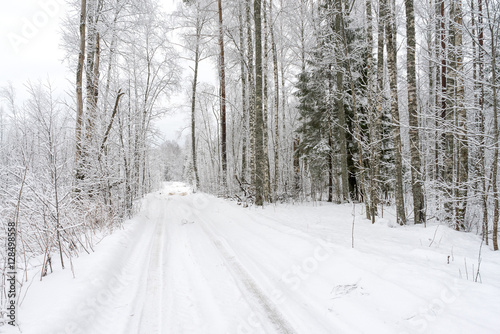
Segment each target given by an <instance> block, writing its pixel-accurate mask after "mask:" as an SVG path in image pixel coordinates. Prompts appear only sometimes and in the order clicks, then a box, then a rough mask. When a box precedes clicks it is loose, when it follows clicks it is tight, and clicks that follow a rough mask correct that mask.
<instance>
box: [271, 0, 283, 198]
mask: <svg viewBox="0 0 500 334" xmlns="http://www.w3.org/2000/svg"><path fill="white" fill-rule="evenodd" d="M269 16H270V18H271V24H270V25H269V33H270V34H271V50H272V55H273V77H274V189H273V192H274V197H275V199H274V200H275V201H276V197H277V195H278V184H279V164H280V157H279V142H280V132H279V106H280V102H279V101H280V97H279V75H278V53H277V52H276V41H275V40H274V24H273V22H274V18H273V0H270V2H269Z"/></svg>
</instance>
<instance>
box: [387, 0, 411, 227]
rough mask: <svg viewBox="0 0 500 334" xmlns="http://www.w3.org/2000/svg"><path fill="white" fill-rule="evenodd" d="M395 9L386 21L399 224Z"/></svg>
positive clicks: (401, 210) (403, 220)
mask: <svg viewBox="0 0 500 334" xmlns="http://www.w3.org/2000/svg"><path fill="white" fill-rule="evenodd" d="M384 5H385V7H386V8H387V12H388V11H389V1H388V0H384ZM394 12H395V9H394V8H391V10H390V14H389V15H388V16H389V18H390V19H389V20H387V21H386V23H385V34H386V37H387V42H386V46H387V64H388V66H389V86H390V91H391V114H392V124H393V129H392V138H393V142H394V160H395V161H394V162H395V166H394V167H395V173H396V175H395V177H396V187H395V197H396V213H397V221H398V224H399V225H405V224H406V214H405V204H404V193H403V172H402V171H403V159H402V157H401V126H400V122H399V107H398V81H397V66H396V60H397V51H396V41H395V31H394V28H393V27H394V24H393V23H394V20H395V14H394Z"/></svg>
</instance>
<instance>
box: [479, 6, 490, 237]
mask: <svg viewBox="0 0 500 334" xmlns="http://www.w3.org/2000/svg"><path fill="white" fill-rule="evenodd" d="M477 10H478V28H477V29H478V32H477V33H478V45H479V48H478V81H479V99H478V104H479V117H480V123H479V124H480V125H479V126H480V129H479V131H480V133H481V146H480V150H479V154H480V159H481V171H482V173H481V174H482V177H481V180H482V182H481V184H482V191H483V194H482V206H483V238H484V239H485V241H486V245H488V243H489V238H488V189H487V187H486V154H485V153H486V152H485V151H486V137H487V134H486V132H485V124H484V60H483V59H484V26H483V22H484V20H483V17H484V16H483V2H482V0H478V9H477Z"/></svg>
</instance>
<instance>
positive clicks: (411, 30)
mask: <svg viewBox="0 0 500 334" xmlns="http://www.w3.org/2000/svg"><path fill="white" fill-rule="evenodd" d="M405 8H406V41H407V42H406V43H407V48H406V72H407V82H408V114H409V125H410V162H411V183H412V194H413V213H414V219H415V224H422V223H425V203H424V193H423V182H422V173H421V166H420V165H421V162H420V139H419V130H418V128H419V126H418V114H417V72H416V66H415V51H416V41H415V13H414V8H413V0H405Z"/></svg>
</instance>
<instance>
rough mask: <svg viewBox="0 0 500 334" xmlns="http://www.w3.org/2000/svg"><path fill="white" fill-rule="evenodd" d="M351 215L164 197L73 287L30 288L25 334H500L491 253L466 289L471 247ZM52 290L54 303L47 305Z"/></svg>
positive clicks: (80, 268) (474, 248) (174, 186)
mask: <svg viewBox="0 0 500 334" xmlns="http://www.w3.org/2000/svg"><path fill="white" fill-rule="evenodd" d="M361 209H362V208H361V206H359V207H358V208H357V211H356V212H357V213H356V215H355V217H353V215H352V213H353V208H352V206H351V205H330V204H328V205H327V204H325V203H323V205H319V206H318V205H316V206H313V205H312V204H309V205H297V206H292V205H280V206H276V207H274V206H269V207H267V208H266V209H264V210H263V209H259V208H242V207H240V206H238V205H236V203H234V202H228V201H224V200H222V199H218V198H215V197H213V196H209V195H206V194H192V193H191V192H190V190H189V188H188V187H186V186H184V185H182V184H180V183H171V184H166V185H165V187H164V189H162V190H161V191H159V192H156V193H153V194H150V195H149V196H148V197H147V198H146V199H145V200H144V201H143V206H142V208H141V212H140V213H139V215H138V216H137V217H136V218H135V219H134V220H132V221H131V222H130V223H129V224H128V225H127V227H126V229H125V230H124V231H120V232H119V233H117V235H116V236H112V237H110V240H109V241H107V240H105V242H103V245H102V246H101V247H100V248H98V250H97V252H96V253H94V254H91V255H90V256H88V257H83V258H81V259H78V260H79V263H78V264H77V265H76V268H77V269H76V271H77V279H75V280H73V279H69V278H68V275H66V276H65V275H64V274H57V273H56V274H53V275H51V276H52V277H51V276H49V277H47V279H46V280H45V281H44V282H43V283H42V284H37V285H36V286H34V287H33V292H30V294H29V295H28V297H27V300H26V302H25V304H24V306H23V309H21V311H22V312H23V313H22V314H23V316H22V318H21V324H22V326H23V327H24V328H23V329H24V331H23V332H24V333H92V334H94V333H133V334H137V333H141V334H142V333H144V334H153V333H167V334H182V333H186V334H198V333H199V334H205V333H207V334H226V333H230V334H240V333H242V334H243V333H297V334H323V333H325V334H332V333H498V329H499V328H500V317H499V316H498V315H499V314H500V259H499V257H500V256H499V253H494V252H492V251H490V250H489V249H488V248H487V247H485V246H483V249H482V253H481V257H482V262H481V271H480V275H481V279H482V281H483V284H479V283H475V282H473V281H472V277H473V276H475V275H476V273H475V272H474V271H477V262H478V249H479V246H480V240H479V239H478V238H477V236H474V235H472V234H466V233H459V232H455V231H453V230H451V229H448V228H446V227H443V226H440V227H436V226H433V227H428V228H423V227H415V226H411V227H397V228H390V227H389V226H388V225H390V224H388V223H387V222H390V220H391V218H389V219H388V220H381V221H380V223H378V224H375V225H372V224H370V223H369V222H368V221H366V220H364V219H362V216H361V213H360V212H358V211H360V210H361ZM353 219H354V220H355V229H354V243H355V248H352V247H351V243H352V240H351V236H352V222H353ZM392 220H393V219H392ZM436 229H437V230H436ZM99 254H104V255H99ZM448 257H449V258H448ZM448 261H449V263H448ZM473 265H475V268H474V269H473V268H472V266H473ZM50 289H54V290H53V291H57V290H59V291H60V292H61V291H62V292H61V293H62V296H58V297H57V298H56V299H55V300H52V302H50V301H49V302H47V298H49V296H51V293H50ZM53 295H54V294H53V292H52V296H53ZM37 301H38V302H40V301H44V302H45V304H46V307H47V310H48V313H47V314H45V315H44V316H43V317H40V316H36V315H35V314H36V302H37ZM39 307H40V305H38V308H39ZM0 331H1V329H0Z"/></svg>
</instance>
